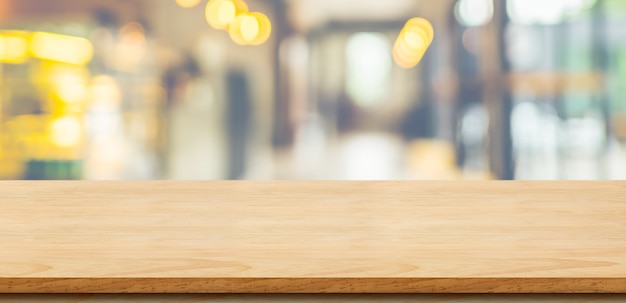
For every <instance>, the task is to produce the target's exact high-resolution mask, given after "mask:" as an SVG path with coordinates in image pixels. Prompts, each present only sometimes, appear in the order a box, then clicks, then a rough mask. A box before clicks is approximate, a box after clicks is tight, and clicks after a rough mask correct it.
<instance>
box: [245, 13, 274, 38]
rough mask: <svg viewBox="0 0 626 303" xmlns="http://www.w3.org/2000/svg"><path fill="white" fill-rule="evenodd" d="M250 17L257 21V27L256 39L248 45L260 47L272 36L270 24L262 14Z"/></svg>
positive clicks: (254, 14) (253, 14)
mask: <svg viewBox="0 0 626 303" xmlns="http://www.w3.org/2000/svg"><path fill="white" fill-rule="evenodd" d="M250 15H252V16H254V17H255V18H256V19H257V20H258V25H259V31H258V34H257V36H256V38H254V40H253V41H252V42H250V44H251V45H261V44H263V43H265V41H267V39H269V37H270V35H271V34H272V23H271V22H270V19H269V18H268V17H267V16H266V15H264V14H262V13H252V14H250Z"/></svg>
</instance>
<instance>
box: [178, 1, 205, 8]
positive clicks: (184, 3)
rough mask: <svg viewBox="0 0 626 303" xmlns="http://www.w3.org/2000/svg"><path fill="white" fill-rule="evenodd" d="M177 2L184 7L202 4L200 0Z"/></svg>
mask: <svg viewBox="0 0 626 303" xmlns="http://www.w3.org/2000/svg"><path fill="white" fill-rule="evenodd" d="M176 4H178V6H180V7H182V8H192V7H194V6H196V5H198V4H200V0H176Z"/></svg>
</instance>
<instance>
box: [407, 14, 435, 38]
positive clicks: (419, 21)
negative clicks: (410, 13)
mask: <svg viewBox="0 0 626 303" xmlns="http://www.w3.org/2000/svg"><path fill="white" fill-rule="evenodd" d="M404 27H405V30H407V31H411V30H415V28H419V29H421V30H422V31H424V33H426V36H427V39H428V44H430V43H432V42H433V38H434V37H435V30H434V29H433V25H432V24H431V23H430V21H428V20H426V19H424V18H412V19H410V20H409V21H407V23H406V25H405V26H404Z"/></svg>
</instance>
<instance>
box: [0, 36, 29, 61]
mask: <svg viewBox="0 0 626 303" xmlns="http://www.w3.org/2000/svg"><path fill="white" fill-rule="evenodd" d="M27 46H28V43H27V40H26V34H25V33H22V32H14V33H6V34H0V62H3V63H12V64H20V63H24V62H25V61H26V60H27V59H28V51H27V50H28V47H27Z"/></svg>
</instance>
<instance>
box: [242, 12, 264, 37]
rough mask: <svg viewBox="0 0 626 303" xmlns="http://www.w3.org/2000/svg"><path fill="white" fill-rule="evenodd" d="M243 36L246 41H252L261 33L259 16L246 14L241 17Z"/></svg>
mask: <svg viewBox="0 0 626 303" xmlns="http://www.w3.org/2000/svg"><path fill="white" fill-rule="evenodd" d="M239 30H240V31H241V37H242V38H243V40H244V41H246V43H250V42H252V41H253V40H254V39H256V37H257V36H258V35H259V20H257V18H255V17H253V16H250V15H247V16H246V15H244V16H243V18H242V19H241V28H240V29H239Z"/></svg>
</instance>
